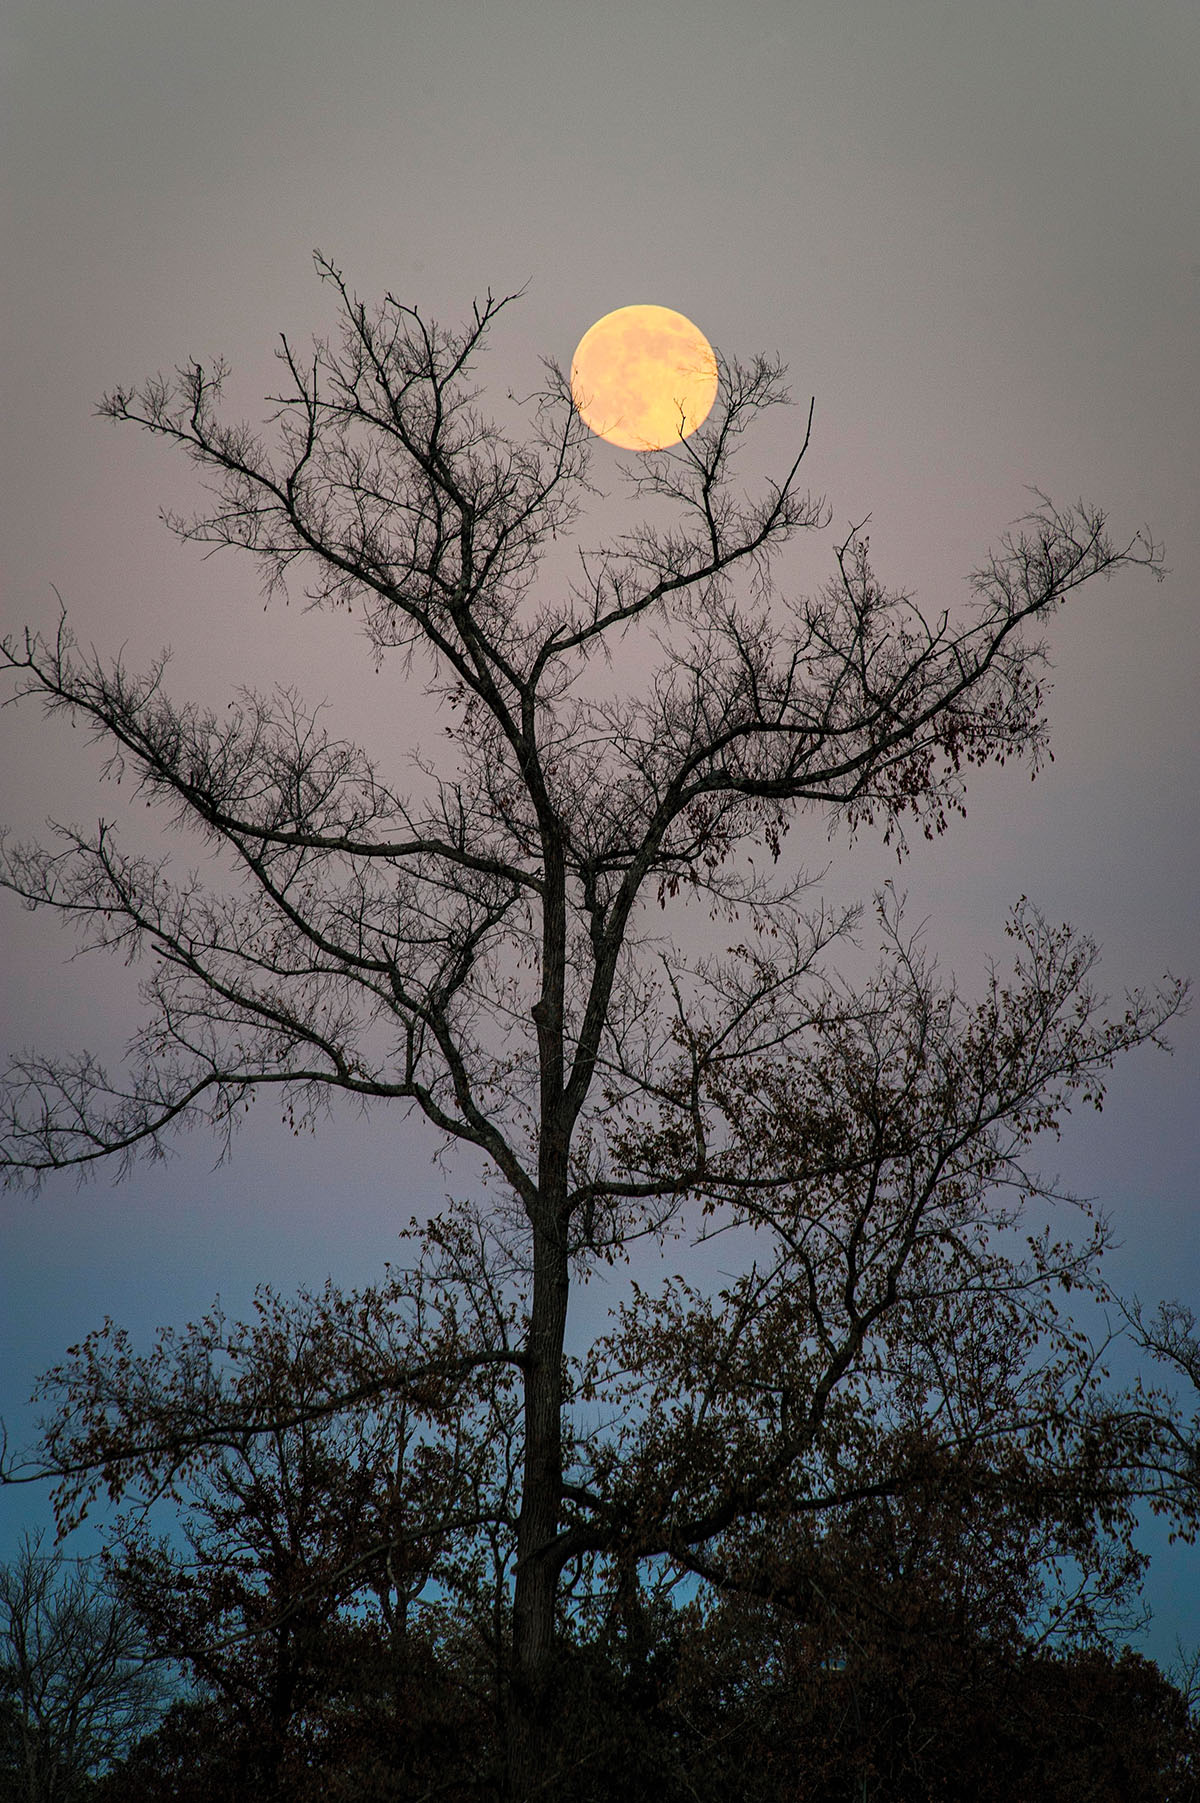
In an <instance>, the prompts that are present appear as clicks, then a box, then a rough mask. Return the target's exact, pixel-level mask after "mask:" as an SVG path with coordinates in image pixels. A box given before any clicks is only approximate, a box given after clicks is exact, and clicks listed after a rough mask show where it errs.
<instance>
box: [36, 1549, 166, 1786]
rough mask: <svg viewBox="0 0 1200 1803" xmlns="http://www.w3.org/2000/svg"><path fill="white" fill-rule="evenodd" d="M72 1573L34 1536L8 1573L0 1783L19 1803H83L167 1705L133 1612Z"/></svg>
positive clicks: (161, 1679)
mask: <svg viewBox="0 0 1200 1803" xmlns="http://www.w3.org/2000/svg"><path fill="white" fill-rule="evenodd" d="M65 1567H66V1559H65V1555H64V1554H63V1553H62V1552H61V1551H59V1550H57V1549H55V1550H54V1551H51V1552H49V1553H43V1552H42V1550H41V1537H40V1536H37V1537H35V1538H30V1537H29V1536H28V1535H27V1536H26V1537H25V1539H24V1541H23V1542H22V1546H21V1549H20V1551H19V1553H18V1554H17V1557H16V1559H15V1560H14V1561H13V1562H12V1563H11V1564H10V1565H7V1566H3V1567H0V1705H2V1706H3V1712H4V1713H3V1730H2V1733H0V1760H2V1763H0V1781H2V1783H3V1794H4V1795H5V1796H6V1797H11V1798H12V1799H13V1803H18V1800H19V1803H74V1799H76V1798H79V1797H82V1796H84V1795H85V1794H87V1793H88V1789H89V1784H90V1780H91V1779H92V1777H93V1776H95V1775H96V1774H97V1773H99V1772H101V1771H103V1770H104V1768H105V1767H106V1766H108V1765H110V1764H112V1763H113V1762H114V1761H115V1760H117V1759H118V1758H120V1757H121V1756H122V1755H123V1754H124V1753H126V1752H127V1751H128V1750H129V1749H130V1747H131V1746H132V1745H133V1744H134V1743H135V1742H136V1741H137V1739H138V1737H139V1736H140V1735H141V1734H142V1733H144V1732H145V1731H146V1729H147V1728H148V1727H150V1725H151V1724H152V1723H153V1722H155V1721H156V1720H157V1719H158V1717H159V1715H160V1714H161V1713H162V1710H163V1709H164V1708H165V1706H166V1702H167V1696H168V1691H169V1688H170V1686H169V1683H168V1681H167V1679H166V1677H165V1676H164V1673H163V1670H162V1668H161V1667H155V1666H154V1665H153V1664H152V1663H150V1662H149V1658H148V1654H147V1649H146V1644H145V1638H144V1636H143V1634H142V1632H141V1630H140V1627H139V1624H138V1622H137V1620H136V1618H135V1616H134V1614H133V1611H132V1610H131V1609H129V1608H128V1607H126V1606H124V1605H123V1604H122V1603H121V1602H119V1601H118V1600H117V1599H116V1598H115V1597H114V1596H113V1594H112V1592H111V1590H110V1589H109V1588H108V1587H107V1586H106V1585H104V1584H103V1583H100V1582H98V1581H97V1580H96V1579H95V1578H94V1577H91V1576H89V1575H88V1573H87V1572H86V1571H85V1570H84V1569H83V1568H82V1567H76V1569H75V1570H74V1571H73V1572H70V1573H68V1572H67V1570H66V1569H65Z"/></svg>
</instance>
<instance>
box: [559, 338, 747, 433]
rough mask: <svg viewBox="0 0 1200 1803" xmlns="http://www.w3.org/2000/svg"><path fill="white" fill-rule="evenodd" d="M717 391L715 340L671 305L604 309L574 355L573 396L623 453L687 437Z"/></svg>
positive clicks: (705, 415)
mask: <svg viewBox="0 0 1200 1803" xmlns="http://www.w3.org/2000/svg"><path fill="white" fill-rule="evenodd" d="M716 396H717V359H716V357H715V355H714V354H713V348H712V345H711V344H710V343H709V342H708V339H707V338H706V337H705V336H704V333H703V332H702V331H701V330H700V328H699V326H694V325H693V324H692V322H691V320H690V319H687V318H685V317H684V315H683V314H682V313H674V312H672V310H671V308H670V307H618V308H617V310H616V312H615V313H606V314H605V315H604V318H603V319H598V320H597V321H596V323H595V325H594V326H592V327H591V328H590V330H589V331H586V332H585V333H584V335H583V337H582V338H581V339H580V340H579V344H578V346H577V347H576V351H575V355H574V357H573V358H572V359H571V397H572V399H573V400H574V402H575V405H576V407H577V408H578V409H579V412H580V415H581V416H582V418H583V421H584V424H585V425H587V426H588V427H589V428H590V429H591V430H592V431H593V432H595V433H596V435H597V437H599V438H606V439H607V440H608V442H609V444H615V445H620V447H621V449H622V450H625V451H661V450H664V449H665V448H666V446H667V445H673V444H678V443H679V442H680V440H681V439H684V438H690V437H691V435H692V433H693V432H695V431H696V429H697V427H699V426H702V425H703V424H704V422H705V420H706V419H707V418H708V414H709V409H710V408H711V407H712V404H713V402H714V400H715V399H716Z"/></svg>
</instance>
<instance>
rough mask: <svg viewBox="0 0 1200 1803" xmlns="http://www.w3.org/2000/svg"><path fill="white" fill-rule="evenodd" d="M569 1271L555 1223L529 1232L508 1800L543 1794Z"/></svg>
mask: <svg viewBox="0 0 1200 1803" xmlns="http://www.w3.org/2000/svg"><path fill="white" fill-rule="evenodd" d="M568 1293H569V1276H568V1268H567V1249H566V1235H565V1232H564V1231H563V1229H562V1226H561V1224H560V1223H558V1222H554V1223H553V1224H550V1223H543V1225H542V1227H541V1228H540V1230H539V1229H535V1233H534V1264H533V1297H532V1306H531V1315H530V1331H529V1340H528V1353H527V1359H528V1362H527V1365H526V1371H525V1469H524V1483H523V1488H522V1495H521V1513H520V1519H519V1521H518V1525H517V1569H516V1581H515V1586H514V1595H513V1648H512V1675H511V1679H510V1683H509V1695H508V1724H507V1761H506V1764H507V1772H506V1791H505V1794H506V1803H528V1800H529V1799H530V1798H532V1797H534V1796H535V1795H537V1794H541V1793H543V1787H544V1785H545V1782H546V1778H547V1764H548V1760H549V1755H550V1748H549V1738H550V1729H551V1726H552V1720H551V1710H552V1679H553V1664H554V1603H555V1595H556V1592H557V1588H558V1568H557V1563H556V1561H555V1559H554V1557H553V1553H552V1549H553V1543H554V1539H555V1536H556V1534H557V1532H558V1525H559V1507H560V1504H561V1500H562V1356H563V1340H564V1335H565V1331H566V1321H567V1300H568Z"/></svg>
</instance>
